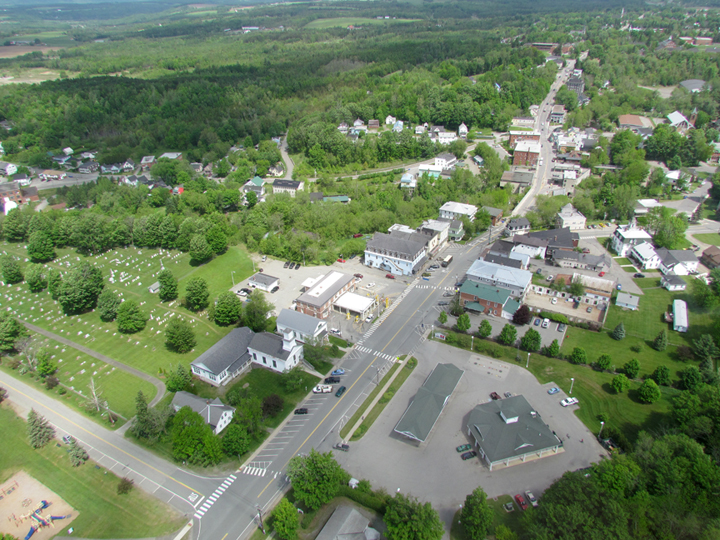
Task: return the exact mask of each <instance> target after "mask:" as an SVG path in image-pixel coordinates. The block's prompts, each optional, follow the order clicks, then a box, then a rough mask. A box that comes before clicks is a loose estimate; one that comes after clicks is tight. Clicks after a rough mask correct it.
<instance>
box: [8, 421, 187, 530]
mask: <svg viewBox="0 0 720 540" xmlns="http://www.w3.org/2000/svg"><path fill="white" fill-rule="evenodd" d="M25 429H26V428H25V422H24V421H23V420H21V419H20V418H18V417H17V416H16V415H15V413H14V412H13V411H12V410H11V409H10V408H8V407H0V433H2V434H3V444H1V445H0V471H2V472H0V482H4V481H5V480H7V479H8V478H10V477H12V476H13V475H14V474H15V472H17V471H19V470H24V471H26V472H27V473H28V474H30V475H31V476H33V477H34V478H35V479H37V480H38V481H40V482H42V483H43V484H45V485H46V486H47V487H48V488H49V489H51V490H52V491H54V492H55V493H57V494H58V495H59V496H60V497H62V498H63V499H64V500H65V501H66V502H67V503H68V504H70V505H71V506H72V507H73V508H75V510H77V512H78V517H77V519H75V520H74V521H73V523H72V527H73V528H74V529H75V530H74V534H75V535H76V536H78V537H81V538H145V537H149V536H161V535H167V534H171V533H173V532H175V531H177V530H178V529H179V528H180V527H182V525H183V524H184V523H185V521H186V520H185V518H184V517H183V516H181V515H180V514H178V513H177V512H176V511H175V510H173V509H172V508H170V507H169V506H166V505H164V504H162V503H161V502H160V501H158V500H156V499H154V498H153V497H151V496H150V495H148V494H146V493H145V492H144V491H142V490H140V489H138V488H135V489H133V490H132V491H131V492H130V493H129V494H127V495H118V494H117V485H118V481H119V480H118V477H116V476H115V475H114V474H112V473H109V472H107V471H106V470H105V469H104V468H102V467H97V468H96V467H94V464H93V463H92V462H88V463H86V464H85V465H83V466H81V467H78V468H74V467H72V466H71V465H70V460H69V458H68V455H67V452H66V451H65V448H64V447H58V446H56V445H55V444H53V443H51V444H50V445H48V446H47V447H45V448H43V449H41V450H33V449H31V448H30V446H29V445H28V443H27V439H26V436H25ZM57 534H60V535H66V534H67V531H66V530H64V529H58V531H57Z"/></svg>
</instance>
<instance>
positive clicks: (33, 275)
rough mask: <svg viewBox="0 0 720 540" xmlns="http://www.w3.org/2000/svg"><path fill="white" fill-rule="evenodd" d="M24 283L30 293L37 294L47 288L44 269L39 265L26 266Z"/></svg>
mask: <svg viewBox="0 0 720 540" xmlns="http://www.w3.org/2000/svg"><path fill="white" fill-rule="evenodd" d="M25 283H27V286H28V290H29V291H30V292H33V293H39V292H40V291H42V290H43V289H44V288H45V287H47V278H46V277H45V269H44V268H43V267H42V266H41V265H39V264H31V265H28V267H27V269H26V270H25Z"/></svg>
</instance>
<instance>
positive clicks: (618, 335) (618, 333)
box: [611, 323, 625, 341]
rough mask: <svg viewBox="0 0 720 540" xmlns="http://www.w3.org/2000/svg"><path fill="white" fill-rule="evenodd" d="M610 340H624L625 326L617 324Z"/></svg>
mask: <svg viewBox="0 0 720 540" xmlns="http://www.w3.org/2000/svg"><path fill="white" fill-rule="evenodd" d="M611 335H612V338H613V339H616V340H618V341H620V340H621V339H625V325H624V324H623V323H620V324H618V325H617V326H616V327H615V330H613V331H612V334H611Z"/></svg>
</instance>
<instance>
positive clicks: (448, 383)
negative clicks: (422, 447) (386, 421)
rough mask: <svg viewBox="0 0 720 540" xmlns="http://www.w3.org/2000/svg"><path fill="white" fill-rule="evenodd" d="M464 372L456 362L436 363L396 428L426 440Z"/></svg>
mask: <svg viewBox="0 0 720 540" xmlns="http://www.w3.org/2000/svg"><path fill="white" fill-rule="evenodd" d="M463 373H465V372H464V371H463V370H462V369H460V368H458V367H457V366H455V365H453V364H438V365H436V366H435V369H433V371H432V373H430V375H428V378H427V379H425V382H424V383H423V385H422V386H421V387H420V388H419V389H418V391H417V394H415V397H414V398H413V400H412V402H411V403H410V406H409V407H408V408H407V409H406V410H405V412H404V413H403V415H402V416H401V417H400V420H399V421H398V423H397V425H396V426H395V432H396V433H399V434H401V435H404V436H406V437H409V438H410V439H414V440H416V441H418V442H423V441H425V440H426V439H427V438H428V436H429V435H430V432H431V431H432V428H433V426H434V425H435V423H436V422H437V420H438V418H440V414H442V411H443V409H444V408H445V405H446V404H447V402H448V400H449V399H450V396H451V395H452V393H453V391H454V390H455V387H456V386H457V384H458V383H459V382H460V379H461V378H462V376H463Z"/></svg>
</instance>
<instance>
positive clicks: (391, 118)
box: [385, 114, 397, 126]
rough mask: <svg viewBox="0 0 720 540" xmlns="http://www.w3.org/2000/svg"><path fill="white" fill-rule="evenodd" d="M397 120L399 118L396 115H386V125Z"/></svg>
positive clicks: (390, 124)
mask: <svg viewBox="0 0 720 540" xmlns="http://www.w3.org/2000/svg"><path fill="white" fill-rule="evenodd" d="M395 122H397V118H395V117H394V116H390V115H389V114H388V115H387V116H386V117H385V125H386V126H392V125H394V124H395Z"/></svg>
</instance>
